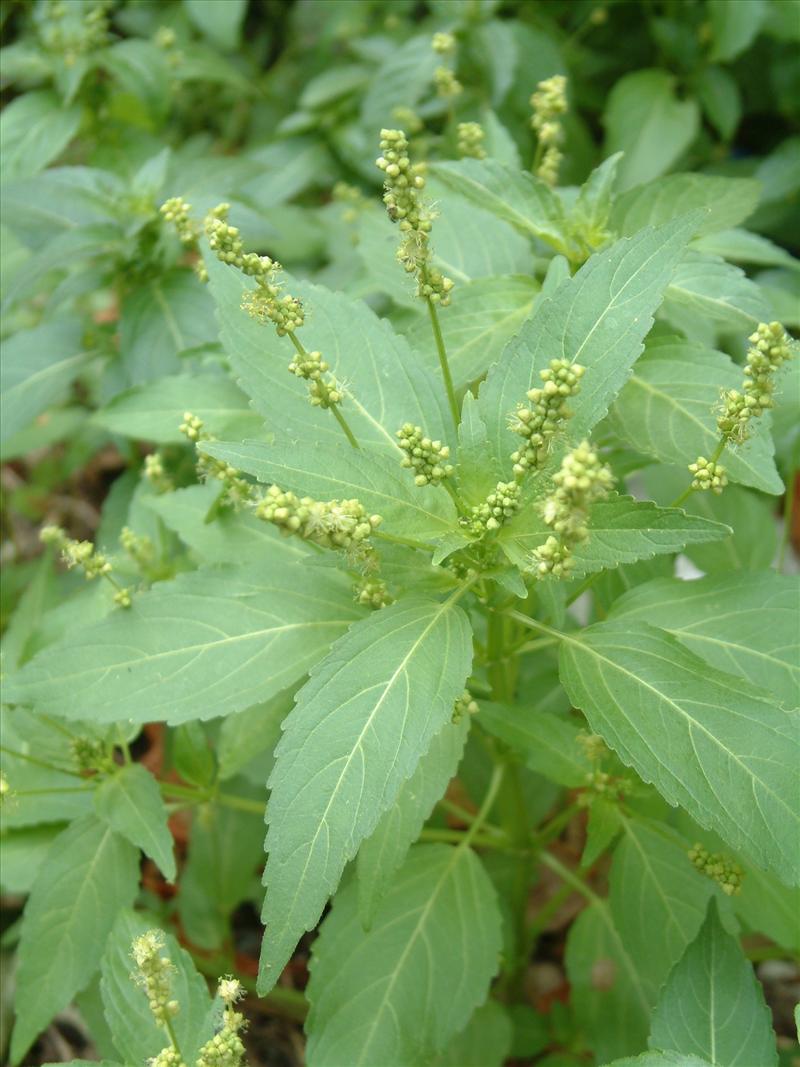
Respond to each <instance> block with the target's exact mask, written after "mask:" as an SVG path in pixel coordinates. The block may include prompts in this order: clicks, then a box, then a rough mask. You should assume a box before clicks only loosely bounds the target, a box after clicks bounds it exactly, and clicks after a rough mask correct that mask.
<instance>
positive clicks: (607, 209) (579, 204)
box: [570, 152, 622, 245]
mask: <svg viewBox="0 0 800 1067" xmlns="http://www.w3.org/2000/svg"><path fill="white" fill-rule="evenodd" d="M621 159H622V154H621V153H620V152H617V154H616V155H613V156H609V157H608V159H605V160H603V162H602V163H601V164H600V166H599V167H595V168H594V170H593V171H592V173H591V174H590V175H589V177H588V178H587V179H586V181H585V182H584V183H583V185H582V186H581V188H580V191H579V193H578V199H577V200H576V201H575V206H574V208H573V209H572V213H571V217H570V218H571V222H572V225H573V227H574V228H576V229H577V230H578V232H579V233H580V234H582V235H583V236H585V237H587V238H590V239H591V240H590V245H594V242H597V243H599V242H600V241H602V239H603V234H604V232H605V228H606V224H607V223H608V219H609V215H610V214H611V204H612V201H613V194H614V185H615V183H616V180H617V169H618V167H619V163H620V160H621Z"/></svg>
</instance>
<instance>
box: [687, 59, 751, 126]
mask: <svg viewBox="0 0 800 1067" xmlns="http://www.w3.org/2000/svg"><path fill="white" fill-rule="evenodd" d="M697 97H698V99H699V101H700V103H701V105H702V107H703V111H705V113H706V116H707V117H708V120H709V122H710V123H711V125H712V126H713V127H714V128H715V129H716V131H717V133H718V134H719V135H720V137H722V138H723V140H725V141H730V140H731V138H732V137H733V135H734V134H735V133H736V128H737V127H738V125H739V122H740V120H741V117H742V96H741V93H740V92H739V86H738V84H737V82H736V79H735V78H734V76H733V75H732V74H731V73H730V72H729V71H727V70H725V68H724V67H706V68H705V70H702V71H700V74H699V77H698V79H697Z"/></svg>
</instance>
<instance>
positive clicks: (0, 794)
mask: <svg viewBox="0 0 800 1067" xmlns="http://www.w3.org/2000/svg"><path fill="white" fill-rule="evenodd" d="M12 796H13V791H12V789H11V785H10V783H9V781H8V778H6V776H5V775H4V774H3V773H2V771H0V805H2V804H5V802H6V801H7V800H10V799H11V797H12Z"/></svg>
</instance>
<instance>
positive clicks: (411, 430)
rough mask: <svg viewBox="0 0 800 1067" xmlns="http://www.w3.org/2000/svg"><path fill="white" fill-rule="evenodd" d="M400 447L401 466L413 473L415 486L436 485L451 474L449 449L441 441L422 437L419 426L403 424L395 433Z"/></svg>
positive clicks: (408, 423)
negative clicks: (402, 452)
mask: <svg viewBox="0 0 800 1067" xmlns="http://www.w3.org/2000/svg"><path fill="white" fill-rule="evenodd" d="M397 439H398V441H399V442H400V447H401V448H402V450H403V451H404V452H405V456H403V459H402V460H401V465H402V466H403V467H406V468H408V469H409V470H413V471H415V475H414V481H415V482H416V484H417V485H419V486H423V485H438V484H439V483H440V482H441V481H442V480H443V479H444V478H447V477H449V475H451V474H452V473H453V467H452V464H450V463H448V462H447V460H448V459H449V458H450V449H449V448H448V447H447V445H443V444H442V442H441V441H431V439H430V438H429V437H424V436H423V433H422V427H421V426H412V424H411V423H410V422H406V423H404V425H403V426H402V428H401V429H399V430H398V431H397Z"/></svg>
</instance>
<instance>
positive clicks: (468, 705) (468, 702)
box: [452, 689, 480, 722]
mask: <svg viewBox="0 0 800 1067" xmlns="http://www.w3.org/2000/svg"><path fill="white" fill-rule="evenodd" d="M479 710H480V709H479V707H478V702H477V701H476V700H474V699H473V697H472V694H471V693H470V691H469V689H465V690H464V692H463V693H462V694H461V696H460V697H459V698H458V699H457V700H456V702H455V704H454V705H453V718H452V721H453V722H461V720H462V719H463V718H464V716H465V715H477V714H478V712H479Z"/></svg>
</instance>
